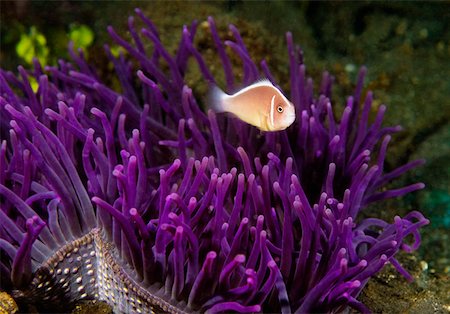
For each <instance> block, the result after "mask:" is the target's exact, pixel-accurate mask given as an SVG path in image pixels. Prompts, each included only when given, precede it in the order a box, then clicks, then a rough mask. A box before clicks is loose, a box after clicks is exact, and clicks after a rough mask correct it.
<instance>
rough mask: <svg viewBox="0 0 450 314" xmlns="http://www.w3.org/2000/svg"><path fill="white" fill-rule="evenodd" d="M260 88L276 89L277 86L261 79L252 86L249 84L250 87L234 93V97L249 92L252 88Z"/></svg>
mask: <svg viewBox="0 0 450 314" xmlns="http://www.w3.org/2000/svg"><path fill="white" fill-rule="evenodd" d="M260 86H267V87H273V88H276V86H274V85H273V84H272V82H271V81H269V80H268V79H266V78H262V79H259V80H257V81H255V82H254V83H252V84H249V85H247V86H245V87H244V88H241V89H240V90H238V91H236V92H235V93H233V94H232V96H237V95H240V94H243V93H245V92H247V91H248V90H250V89H252V88H255V87H260Z"/></svg>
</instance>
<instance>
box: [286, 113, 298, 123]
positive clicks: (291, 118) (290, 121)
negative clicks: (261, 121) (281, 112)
mask: <svg viewBox="0 0 450 314" xmlns="http://www.w3.org/2000/svg"><path fill="white" fill-rule="evenodd" d="M295 118H296V116H295V113H294V114H290V115H289V116H288V119H287V121H288V124H289V125H291V124H292V123H294V121H295Z"/></svg>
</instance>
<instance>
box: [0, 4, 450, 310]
mask: <svg viewBox="0 0 450 314" xmlns="http://www.w3.org/2000/svg"><path fill="white" fill-rule="evenodd" d="M0 4H1V10H0V13H1V16H0V21H1V22H0V34H1V36H0V37H1V42H0V44H1V50H0V64H1V67H2V68H3V69H5V70H11V71H17V66H18V65H19V64H22V65H24V66H25V67H31V65H30V60H31V59H30V58H31V57H32V56H34V57H38V58H39V59H40V60H41V62H43V63H45V64H47V65H52V64H55V63H56V62H57V60H58V58H63V59H68V53H67V45H68V42H69V40H72V41H74V42H75V44H76V45H77V46H78V47H82V48H83V49H85V50H86V51H87V55H88V58H89V61H91V62H93V63H95V64H96V65H97V66H98V67H99V68H100V69H101V70H102V72H103V75H104V76H105V77H107V75H108V71H110V70H111V68H112V66H111V65H110V64H108V61H107V59H106V58H105V56H104V53H103V48H102V46H103V44H104V43H111V40H110V39H109V36H108V34H107V32H106V27H107V26H108V25H113V26H114V28H115V29H116V30H118V31H119V32H120V31H122V32H125V29H126V24H127V17H128V15H130V14H132V13H133V9H134V8H135V7H140V8H141V9H142V10H143V12H144V13H145V14H146V15H147V16H148V17H149V18H151V19H152V21H153V22H154V23H155V25H156V26H157V27H158V30H159V32H160V34H161V38H162V41H163V43H164V44H165V46H166V47H168V49H169V51H173V49H174V47H175V46H176V45H177V43H178V42H179V38H180V34H181V29H182V26H183V25H184V24H189V23H190V22H191V21H192V20H193V19H197V20H198V21H200V23H201V22H202V21H205V20H206V18H207V17H208V16H209V15H211V16H213V17H214V18H215V20H216V24H217V25H218V26H219V27H220V28H221V29H225V27H226V26H227V25H228V24H229V23H233V24H235V25H236V26H237V27H238V28H239V30H240V31H241V34H242V37H243V39H244V41H245V43H246V44H247V48H248V50H249V51H250V54H251V55H252V56H253V57H254V58H255V59H256V60H260V59H261V58H263V57H265V58H266V59H267V60H268V63H269V66H270V68H271V69H272V72H273V73H275V75H276V77H277V79H278V80H279V84H280V85H281V86H282V87H283V88H284V89H285V90H289V86H288V85H287V83H288V61H287V49H286V44H285V33H286V32H287V31H291V32H292V33H293V36H294V40H295V42H296V43H297V44H299V45H300V46H301V47H302V49H303V51H304V57H305V64H306V67H307V73H308V75H309V76H312V77H313V79H314V80H315V81H318V80H319V79H320V77H321V73H322V72H323V71H325V70H327V71H329V72H330V73H331V74H332V75H333V76H334V77H335V84H334V89H333V99H332V102H333V104H334V105H335V106H336V107H337V108H343V106H344V100H345V96H347V95H349V94H350V93H351V91H352V89H353V87H354V85H353V84H354V82H355V78H356V75H357V71H358V69H359V67H360V66H361V65H366V66H367V68H368V78H367V79H366V86H365V90H367V89H370V90H372V91H373V92H374V96H375V97H374V98H375V105H380V104H386V105H387V108H388V110H387V113H386V115H385V125H398V124H399V125H401V126H403V127H404V131H402V132H401V133H399V134H396V135H395V136H394V137H393V140H392V142H391V144H390V149H389V152H390V153H389V155H388V157H387V161H388V164H387V167H388V168H390V169H392V168H395V167H396V166H398V165H401V164H404V163H406V162H408V161H411V160H415V159H418V158H424V159H426V164H425V165H424V166H422V167H420V168H417V169H414V170H413V171H410V172H409V173H408V174H406V175H404V176H403V177H401V179H400V180H397V181H396V182H394V183H393V186H394V187H395V186H404V185H408V184H411V183H414V182H424V183H425V184H426V188H425V189H424V190H421V191H418V192H414V193H412V194H409V195H407V196H406V197H403V198H401V199H394V200H390V201H385V202H382V203H377V204H376V205H374V206H373V207H369V208H367V209H366V211H365V212H364V214H365V215H367V216H374V217H380V218H383V219H386V220H389V221H392V219H393V217H394V216H395V215H402V214H405V213H407V212H409V211H410V210H413V209H417V210H420V211H421V212H423V213H424V215H425V216H426V217H427V218H429V219H430V220H431V224H430V225H428V226H426V227H424V228H423V229H422V246H421V248H420V249H419V251H418V252H416V253H415V254H413V255H409V256H406V254H405V255H404V256H403V258H402V255H401V254H400V256H399V260H400V261H401V262H402V264H403V265H404V266H405V267H406V269H408V271H410V272H411V273H412V274H413V275H414V277H415V279H416V280H415V281H414V282H413V283H411V284H409V283H407V281H406V280H405V279H404V278H403V277H402V276H401V275H400V274H398V273H397V272H396V271H395V270H394V268H393V267H391V266H390V265H388V266H387V267H385V269H384V270H383V271H382V272H381V273H380V274H379V275H378V276H377V277H376V278H374V279H372V280H371V281H369V283H368V284H367V286H366V288H365V289H364V291H363V293H362V295H361V296H360V299H361V300H362V301H363V302H364V303H365V304H366V305H367V306H368V307H369V308H370V309H372V310H373V311H374V312H377V313H381V312H384V313H448V312H449V311H450V297H449V293H448V291H450V283H449V282H450V280H449V274H450V245H449V241H450V78H449V74H450V61H449V60H450V2H448V1H442V2H404V1H402V2H392V1H389V2H387V1H385V2H384V1H358V2H348V1H332V2H316V1H311V2H308V1H305V2H293V1H292V2H290V1H207V2H205V1H204V2H198V1H164V2H157V1H156V2H155V1H89V2H84V1H3V0H2V1H1V2H0ZM197 45H198V46H199V47H200V48H199V50H200V51H201V45H202V42H201V38H197ZM171 49H172V50H171ZM205 49H206V48H205ZM192 80H193V84H194V86H192V85H191V86H192V87H193V89H194V90H196V91H197V93H202V92H206V90H205V86H202V83H201V82H200V83H199V85H198V86H195V82H196V78H195V77H193V78H192ZM115 83H117V82H113V81H112V82H111V84H112V85H113V86H114V84H115ZM82 310H83V306H80V307H79V308H77V311H82ZM84 310H86V309H84ZM103 310H104V311H106V312H107V311H108V309H103ZM86 311H87V312H89V311H92V308H90V310H89V309H88V310H86Z"/></svg>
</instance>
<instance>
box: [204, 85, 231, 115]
mask: <svg viewBox="0 0 450 314" xmlns="http://www.w3.org/2000/svg"><path fill="white" fill-rule="evenodd" d="M227 97H228V95H227V94H226V93H225V92H224V91H223V90H221V89H220V88H219V87H217V85H212V86H211V87H210V90H209V93H208V98H207V102H208V103H207V104H208V107H209V108H210V109H212V110H214V111H215V112H225V111H227V110H226V108H225V100H226V99H227Z"/></svg>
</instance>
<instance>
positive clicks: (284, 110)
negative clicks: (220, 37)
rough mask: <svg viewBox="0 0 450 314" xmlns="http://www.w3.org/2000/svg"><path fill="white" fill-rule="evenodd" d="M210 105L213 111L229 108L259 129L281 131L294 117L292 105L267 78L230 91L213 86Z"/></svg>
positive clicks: (228, 110) (222, 110) (229, 110)
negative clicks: (229, 92)
mask: <svg viewBox="0 0 450 314" xmlns="http://www.w3.org/2000/svg"><path fill="white" fill-rule="evenodd" d="M209 105H210V106H211V108H212V109H213V110H214V111H216V112H230V113H232V114H234V115H235V116H237V117H238V118H239V119H241V120H242V121H244V122H246V123H248V124H251V125H254V126H256V127H257V128H259V129H260V130H262V131H281V130H284V129H286V128H287V127H289V126H290V125H291V124H292V123H293V122H294V121H295V108H294V105H293V104H292V103H291V102H290V101H289V100H288V99H287V98H286V97H285V96H284V95H283V93H281V91H280V90H279V89H278V88H276V87H275V86H274V85H273V84H272V83H271V82H270V81H269V80H267V79H264V80H260V81H258V82H256V83H254V84H251V85H249V86H247V87H245V88H243V89H241V90H240V91H238V92H237V93H235V94H233V95H228V94H226V93H225V92H223V91H222V90H221V89H220V88H218V87H217V86H214V87H212V89H211V92H210V95H209Z"/></svg>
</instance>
